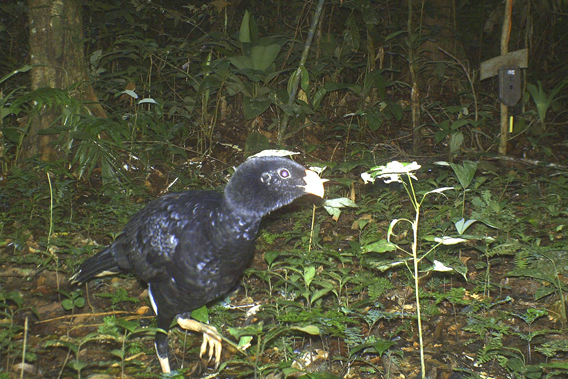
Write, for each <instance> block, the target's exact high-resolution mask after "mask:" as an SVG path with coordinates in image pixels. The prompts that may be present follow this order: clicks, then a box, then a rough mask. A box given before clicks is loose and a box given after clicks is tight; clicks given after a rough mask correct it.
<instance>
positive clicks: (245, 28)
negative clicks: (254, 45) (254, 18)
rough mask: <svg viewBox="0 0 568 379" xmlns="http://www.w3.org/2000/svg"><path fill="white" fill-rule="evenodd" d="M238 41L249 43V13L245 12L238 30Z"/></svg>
mask: <svg viewBox="0 0 568 379" xmlns="http://www.w3.org/2000/svg"><path fill="white" fill-rule="evenodd" d="M239 41H241V42H243V43H246V42H248V43H250V42H251V39H250V12H249V11H245V15H244V16H243V20H242V21H241V28H240V29H239Z"/></svg>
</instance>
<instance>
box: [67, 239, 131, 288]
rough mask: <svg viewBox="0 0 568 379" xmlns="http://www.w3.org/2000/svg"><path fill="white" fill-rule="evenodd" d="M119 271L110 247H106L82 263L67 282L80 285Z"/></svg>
mask: <svg viewBox="0 0 568 379" xmlns="http://www.w3.org/2000/svg"><path fill="white" fill-rule="evenodd" d="M119 271H120V269H119V267H118V262H117V261H116V258H115V257H114V254H113V253H112V250H111V247H107V248H106V249H104V250H103V251H101V252H99V253H98V254H96V255H95V256H92V257H91V258H89V259H87V260H86V261H85V262H83V263H82V264H81V266H79V269H78V270H77V271H76V272H75V274H74V275H73V276H72V277H71V278H70V279H69V281H70V282H71V283H79V284H82V283H85V282H86V281H88V280H91V279H93V278H95V277H97V276H105V275H111V274H115V273H117V272H119Z"/></svg>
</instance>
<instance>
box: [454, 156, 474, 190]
mask: <svg viewBox="0 0 568 379" xmlns="http://www.w3.org/2000/svg"><path fill="white" fill-rule="evenodd" d="M450 166H451V167H452V169H453V170H454V173H455V174H456V176H457V178H458V180H459V182H460V184H461V186H462V188H463V189H464V190H465V189H467V187H469V185H470V184H471V181H472V180H473V177H474V176H475V171H476V170H477V163H476V162H472V161H464V162H463V165H459V164H457V163H450Z"/></svg>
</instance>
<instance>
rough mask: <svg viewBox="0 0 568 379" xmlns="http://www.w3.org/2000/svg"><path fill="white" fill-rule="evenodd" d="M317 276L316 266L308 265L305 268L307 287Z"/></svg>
mask: <svg viewBox="0 0 568 379" xmlns="http://www.w3.org/2000/svg"><path fill="white" fill-rule="evenodd" d="M315 276H316V268H315V267H314V266H308V267H305V268H304V282H305V283H306V287H309V286H310V284H311V283H312V280H314V277H315Z"/></svg>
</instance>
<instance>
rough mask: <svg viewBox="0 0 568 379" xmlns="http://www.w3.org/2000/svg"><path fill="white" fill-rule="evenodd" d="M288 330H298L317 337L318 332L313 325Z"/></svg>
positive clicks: (293, 327)
mask: <svg viewBox="0 0 568 379" xmlns="http://www.w3.org/2000/svg"><path fill="white" fill-rule="evenodd" d="M290 329H292V330H299V331H300V332H304V333H308V334H311V335H312V336H319V334H320V330H319V328H318V327H317V326H315V325H306V326H292V327H291V328H290Z"/></svg>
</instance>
